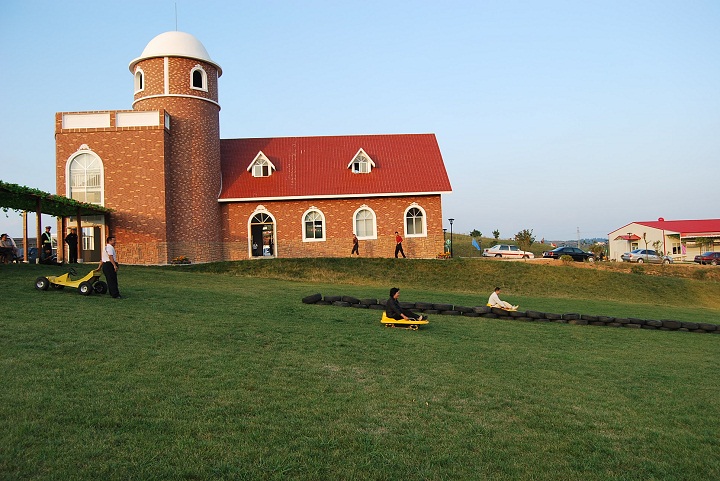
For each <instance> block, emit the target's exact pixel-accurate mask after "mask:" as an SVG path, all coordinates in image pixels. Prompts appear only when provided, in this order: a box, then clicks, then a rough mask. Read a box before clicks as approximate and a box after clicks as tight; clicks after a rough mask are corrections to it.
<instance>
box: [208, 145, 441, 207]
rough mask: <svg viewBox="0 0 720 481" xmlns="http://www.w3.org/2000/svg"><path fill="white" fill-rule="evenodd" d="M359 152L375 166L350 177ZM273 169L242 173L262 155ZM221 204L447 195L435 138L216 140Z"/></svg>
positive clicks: (438, 148)
mask: <svg viewBox="0 0 720 481" xmlns="http://www.w3.org/2000/svg"><path fill="white" fill-rule="evenodd" d="M360 149H363V151H364V152H365V153H366V154H367V155H368V156H369V157H370V158H371V159H372V161H373V162H374V164H375V167H373V168H372V171H371V172H370V173H367V174H357V173H353V172H352V170H351V169H350V168H349V167H348V164H350V162H351V161H352V160H353V159H354V158H355V155H356V154H357V153H358V151H359V150H360ZM261 151H262V153H263V154H265V156H266V157H267V158H268V160H270V162H271V163H272V164H273V165H274V166H275V168H276V169H277V170H275V171H274V172H273V173H272V175H270V176H268V177H253V175H252V172H249V171H248V170H247V169H248V167H249V166H250V164H251V163H252V162H253V161H254V160H255V158H256V157H257V155H258V153H259V152H261ZM220 152H221V159H222V184H223V185H222V191H221V193H220V200H221V201H223V200H225V201H231V200H261V199H267V200H269V199H279V198H303V197H348V196H349V197H353V196H354V197H361V196H362V197H371V196H390V195H411V194H437V193H447V192H451V191H452V188H451V187H450V180H449V179H448V175H447V172H446V171H445V163H444V162H443V159H442V155H441V154H440V147H439V146H438V143H437V140H436V139H435V135H434V134H400V135H344V136H332V137H282V138H267V139H221V140H220Z"/></svg>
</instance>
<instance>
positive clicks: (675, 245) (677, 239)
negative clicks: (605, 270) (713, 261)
mask: <svg viewBox="0 0 720 481" xmlns="http://www.w3.org/2000/svg"><path fill="white" fill-rule="evenodd" d="M608 240H609V246H608V247H609V256H610V260H615V261H621V260H622V259H620V256H621V255H623V253H625V252H630V251H631V250H633V249H646V248H647V249H654V250H657V251H662V252H663V253H665V254H667V255H669V256H671V257H672V258H673V259H674V260H676V261H681V260H689V261H692V260H693V259H694V258H695V256H696V255H697V254H700V253H702V252H707V251H712V250H716V251H717V250H720V219H700V220H665V219H663V218H662V217H661V218H659V219H658V220H653V221H644V222H632V223H630V224H626V225H624V226H622V227H620V228H619V229H615V230H614V231H612V232H610V233H609V234H608Z"/></svg>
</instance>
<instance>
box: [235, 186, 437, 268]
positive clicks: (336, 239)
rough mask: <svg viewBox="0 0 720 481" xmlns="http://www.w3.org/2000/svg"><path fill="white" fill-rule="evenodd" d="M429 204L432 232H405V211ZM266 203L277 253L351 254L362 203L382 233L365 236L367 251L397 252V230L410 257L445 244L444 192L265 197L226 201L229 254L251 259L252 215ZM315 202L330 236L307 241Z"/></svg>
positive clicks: (368, 253) (363, 242) (363, 250)
mask: <svg viewBox="0 0 720 481" xmlns="http://www.w3.org/2000/svg"><path fill="white" fill-rule="evenodd" d="M413 202H417V204H418V205H419V206H420V207H422V208H423V209H424V210H425V214H426V217H427V231H428V233H429V234H428V236H427V237H407V236H405V234H404V218H403V216H404V213H405V211H406V209H407V208H408V207H409V206H410V205H411V204H412V203H413ZM258 205H262V206H264V207H265V208H266V212H267V213H268V214H270V215H271V216H272V217H273V218H274V219H275V223H276V231H275V242H276V248H277V255H278V257H346V256H350V251H351V249H352V236H353V216H354V213H355V211H356V210H357V209H359V208H360V207H361V206H362V205H367V206H368V207H370V208H371V209H372V210H373V211H374V212H375V215H376V219H377V239H372V240H361V241H360V255H361V256H363V257H392V256H393V255H394V253H395V231H396V230H397V231H398V232H399V233H400V235H401V236H403V237H404V239H405V240H404V242H403V248H404V251H405V254H406V255H407V256H408V257H414V258H432V257H435V256H436V255H437V254H438V253H440V252H442V250H443V231H442V206H441V198H440V196H439V195H430V196H409V197H387V198H386V197H373V198H357V199H318V200H302V201H273V202H262V203H248V202H243V203H240V202H237V203H226V204H225V203H224V204H222V218H223V241H224V243H225V248H226V251H225V255H224V257H225V258H226V259H228V260H239V259H247V258H248V257H249V255H248V249H249V247H248V246H249V239H248V221H249V219H250V218H251V217H252V215H253V212H254V211H255V209H256V208H257V207H258ZM311 206H313V207H316V208H317V209H319V210H320V211H322V212H323V214H324V215H325V228H326V232H325V237H326V240H325V241H322V242H303V240H302V238H303V229H304V226H303V222H302V218H303V214H304V213H305V212H306V211H307V210H308V209H309V208H310V207H311Z"/></svg>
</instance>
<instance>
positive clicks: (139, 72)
mask: <svg viewBox="0 0 720 481" xmlns="http://www.w3.org/2000/svg"><path fill="white" fill-rule="evenodd" d="M143 90H145V72H144V71H143V69H141V68H137V69H135V93H138V92H142V91H143Z"/></svg>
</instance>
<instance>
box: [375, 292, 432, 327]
mask: <svg viewBox="0 0 720 481" xmlns="http://www.w3.org/2000/svg"><path fill="white" fill-rule="evenodd" d="M399 297H400V288H398V287H393V288H392V289H390V299H388V301H387V303H386V304H385V315H386V316H387V317H389V318H391V319H396V320H398V321H401V320H405V321H426V320H427V317H424V316H422V315H420V314H415V313H414V312H412V311H411V310H410V309H404V308H402V307H401V306H400V301H398V298H399Z"/></svg>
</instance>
